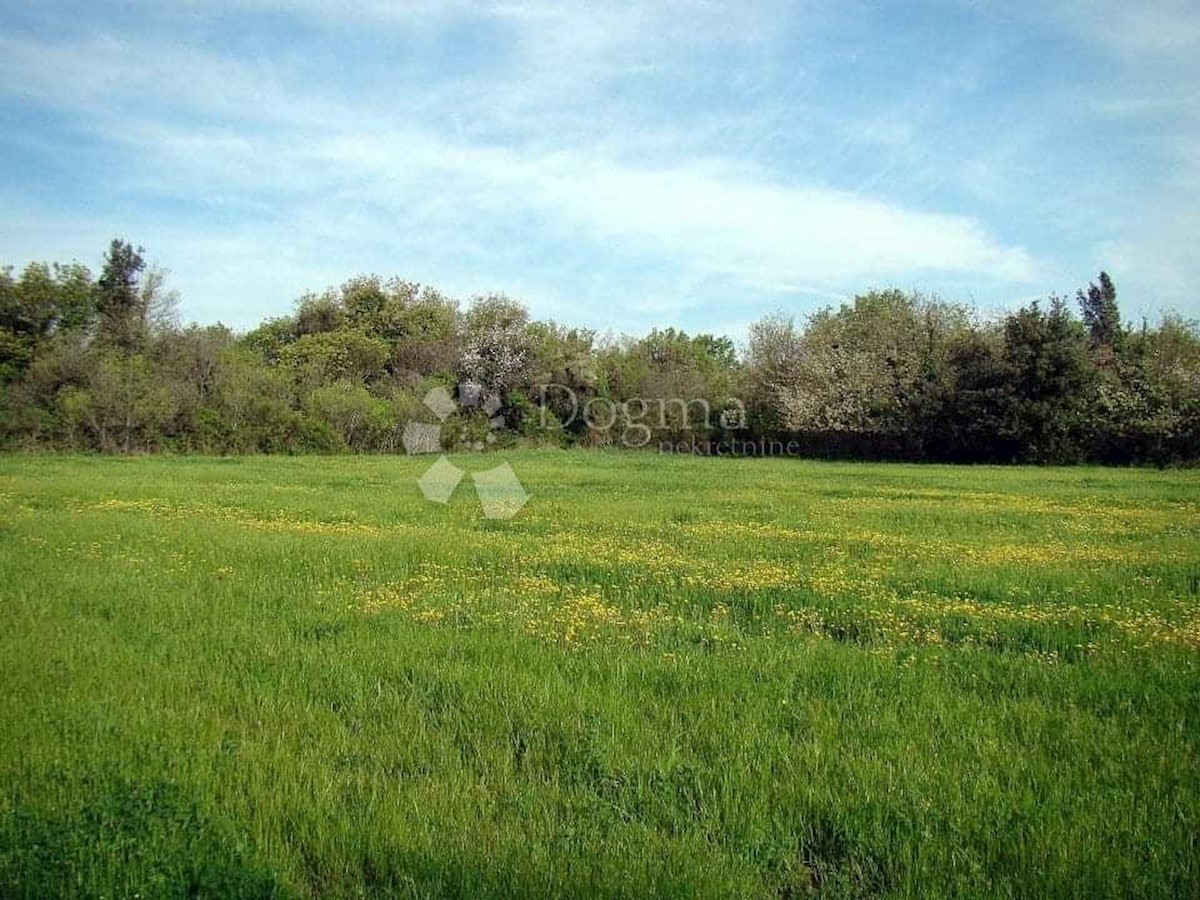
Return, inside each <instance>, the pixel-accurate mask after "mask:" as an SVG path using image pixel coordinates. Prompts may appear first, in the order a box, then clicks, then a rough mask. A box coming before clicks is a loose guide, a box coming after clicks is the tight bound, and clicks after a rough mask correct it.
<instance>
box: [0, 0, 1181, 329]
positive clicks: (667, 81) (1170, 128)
mask: <svg viewBox="0 0 1200 900" xmlns="http://www.w3.org/2000/svg"><path fill="white" fill-rule="evenodd" d="M118 9H119V10H125V11H127V10H128V7H121V8H118ZM1173 10H1174V13H1173V14H1174V15H1175V16H1176V18H1175V20H1174V21H1175V24H1176V26H1177V28H1182V29H1184V30H1185V31H1186V28H1187V27H1189V23H1190V22H1191V21H1192V19H1191V18H1189V13H1188V11H1187V9H1186V8H1184V7H1182V6H1180V7H1177V8H1175V7H1173ZM134 12H136V13H138V14H144V16H143V18H144V20H145V21H144V22H143V23H142V27H138V28H134V27H132V26H130V25H128V24H123V23H122V18H121V16H120V15H114V16H112V17H111V19H110V18H108V17H105V16H104V15H103V14H101V13H98V12H90V13H88V14H89V15H91V16H93V17H94V21H92V22H91V23H89V27H76V28H63V29H59V30H55V29H48V28H47V27H45V26H46V24H47V23H48V22H53V21H55V18H56V17H58V18H59V19H62V18H63V17H65V16H67V15H69V13H68V12H66V11H64V10H61V9H59V10H57V11H56V10H55V8H54V7H53V6H50V7H45V8H42V9H41V11H40V12H37V13H32V12H31V13H29V15H31V16H35V15H36V16H40V17H41V18H40V19H38V21H37V23H36V24H37V27H34V25H33V24H28V23H27V25H26V27H24V28H22V27H19V23H18V27H14V28H13V29H11V30H10V31H9V33H8V34H6V35H5V36H3V37H0V103H2V104H4V105H5V106H6V107H7V108H9V109H10V110H11V111H12V112H11V116H15V117H17V119H18V120H22V119H24V120H26V122H27V124H26V125H25V126H24V128H23V129H18V130H17V131H16V132H15V133H10V135H9V137H8V138H7V139H0V141H2V143H0V152H4V153H6V154H8V155H9V156H12V157H14V158H16V159H17V160H18V161H19V162H20V163H21V164H22V165H23V166H25V167H26V169H28V170H30V171H32V173H33V175H32V177H31V176H29V175H25V176H22V177H21V178H20V180H19V181H18V178H17V176H15V175H14V177H13V178H12V179H11V180H7V181H5V182H2V183H0V193H2V194H3V195H4V196H6V197H7V198H8V199H9V200H10V201H11V205H10V207H9V209H10V213H9V215H8V217H7V219H8V221H7V223H6V227H4V228H3V229H0V241H3V245H4V247H5V249H6V251H7V252H6V256H7V258H9V259H12V261H14V262H19V261H20V254H28V255H33V256H38V257H51V258H53V257H57V256H60V255H62V253H63V252H64V250H63V247H64V245H68V246H69V245H70V244H71V242H70V241H69V240H67V236H68V235H85V234H86V235H87V236H88V237H89V239H90V238H91V237H92V236H94V235H95V234H99V233H103V232H104V231H105V230H107V229H110V228H112V229H114V230H115V231H118V232H120V233H122V234H126V235H129V236H131V237H133V238H135V239H137V240H140V241H142V242H143V243H145V244H147V246H148V247H149V249H150V251H151V254H152V256H154V257H155V258H156V259H158V260H159V261H161V262H163V263H164V264H165V265H167V266H168V267H169V268H171V269H172V270H173V271H174V273H175V279H176V284H177V286H178V287H179V288H180V289H181V291H182V293H183V295H184V297H185V305H186V308H187V310H188V311H189V312H190V313H192V314H193V315H195V316H197V317H198V318H212V317H216V316H218V315H219V316H221V317H224V318H226V319H227V320H228V319H232V320H233V321H234V322H235V323H236V324H239V325H248V324H251V323H253V322H254V321H256V320H257V319H258V318H260V317H261V316H263V315H265V314H269V313H272V312H274V313H278V312H282V311H283V310H284V309H285V308H286V306H287V304H288V303H289V302H290V300H291V298H292V297H294V296H295V295H296V294H298V293H299V292H300V290H302V289H303V288H305V287H312V288H319V287H321V286H323V285H324V284H326V283H330V282H334V281H338V280H341V279H342V278H344V277H346V276H348V275H350V274H353V273H354V272H356V271H361V270H375V271H385V272H386V271H399V272H401V273H403V274H406V275H409V276H412V277H419V278H422V279H425V280H429V281H432V282H434V283H437V284H440V285H444V286H446V287H447V288H449V289H450V290H458V291H472V290H482V289H485V288H496V289H507V290H510V291H511V292H513V293H519V294H524V295H525V296H526V298H527V299H529V300H530V302H531V303H532V304H533V305H534V307H535V311H537V312H539V313H542V314H555V315H561V316H563V317H565V318H569V319H573V320H580V321H585V322H590V323H591V324H595V325H601V326H603V325H613V326H615V327H619V328H624V327H631V328H638V327H645V326H646V325H648V324H651V323H653V322H655V321H657V319H658V318H661V317H663V316H666V315H670V316H671V317H672V318H673V320H674V321H677V322H680V323H682V324H684V325H687V326H689V327H701V326H705V327H709V326H712V325H714V324H715V323H728V322H744V321H748V320H750V319H752V318H753V317H754V316H755V315H756V314H758V313H760V312H762V311H764V310H766V309H769V308H772V307H775V306H780V305H787V306H793V307H797V306H798V307H799V308H800V309H803V308H805V307H807V306H811V305H812V304H813V303H822V302H826V301H827V300H828V299H829V298H831V297H838V296H847V295H849V294H851V293H853V292H854V291H856V290H858V289H861V288H863V287H866V286H868V285H875V284H883V283H895V284H900V285H902V286H911V287H918V288H923V289H926V290H933V291H942V292H944V293H961V292H962V290H963V289H964V286H967V288H968V290H969V291H970V292H971V293H972V295H973V296H975V297H976V298H977V299H981V300H984V301H987V302H1006V298H1016V297H1024V296H1027V295H1029V294H1030V293H1031V292H1033V291H1035V290H1036V289H1037V288H1038V286H1039V285H1043V284H1044V287H1045V289H1046V290H1047V291H1051V290H1067V289H1070V288H1071V287H1072V284H1070V283H1067V284H1063V283H1060V281H1061V280H1062V279H1065V278H1073V279H1078V278H1079V277H1085V276H1086V275H1087V274H1088V273H1090V272H1091V269H1092V267H1093V266H1094V264H1095V260H1096V259H1097V257H1098V255H1099V254H1102V253H1108V254H1110V255H1111V256H1112V257H1113V259H1114V261H1117V260H1119V261H1120V262H1121V263H1122V265H1126V266H1128V268H1129V272H1128V273H1127V276H1126V277H1128V278H1129V279H1130V280H1131V281H1132V282H1133V283H1134V284H1135V285H1136V284H1138V283H1139V281H1138V280H1139V279H1143V281H1144V283H1145V284H1146V285H1149V284H1150V283H1151V282H1154V283H1156V284H1159V285H1162V287H1161V296H1162V298H1163V300H1164V301H1165V302H1174V303H1179V302H1180V299H1181V296H1182V295H1180V294H1179V293H1178V291H1179V290H1180V280H1181V274H1180V273H1181V272H1182V271H1183V269H1184V268H1186V267H1187V266H1188V265H1190V264H1191V259H1190V258H1189V255H1188V251H1187V249H1186V247H1185V246H1184V245H1183V244H1182V243H1181V244H1180V249H1179V251H1178V252H1175V251H1171V252H1167V251H1165V250H1164V251H1163V252H1161V253H1157V254H1156V251H1155V247H1156V246H1163V245H1164V242H1165V245H1168V246H1173V245H1171V244H1170V242H1169V241H1166V240H1165V238H1164V237H1163V235H1164V234H1166V225H1165V224H1164V223H1165V222H1167V220H1169V218H1170V215H1171V213H1170V210H1172V209H1176V208H1178V204H1179V203H1181V201H1180V200H1178V198H1176V199H1175V200H1171V190H1172V189H1171V188H1169V187H1168V185H1170V184H1173V185H1174V188H1173V190H1174V191H1175V193H1176V194H1179V193H1180V192H1184V191H1189V190H1193V189H1194V184H1195V182H1194V172H1195V168H1194V166H1192V164H1191V162H1190V161H1189V157H1188V153H1189V152H1190V150H1189V149H1188V148H1189V147H1191V146H1192V144H1191V143H1190V134H1191V133H1190V132H1188V131H1187V130H1186V129H1182V128H1181V127H1180V126H1179V124H1178V123H1179V121H1180V116H1179V115H1177V114H1176V115H1161V116H1159V121H1158V123H1157V125H1156V127H1155V130H1153V131H1152V132H1147V136H1146V140H1145V142H1146V143H1147V144H1148V146H1147V147H1144V148H1143V149H1142V150H1141V151H1140V156H1136V157H1135V158H1134V159H1130V158H1128V157H1127V154H1128V153H1129V152H1133V151H1129V150H1127V149H1126V147H1114V148H1105V147H1103V146H1095V147H1092V146H1084V145H1081V144H1077V143H1075V141H1077V140H1078V139H1077V138H1076V137H1073V136H1072V135H1073V134H1074V131H1073V126H1074V125H1075V124H1076V123H1073V122H1072V123H1062V122H1057V121H1056V119H1055V115H1054V110H1055V109H1056V106H1055V102H1054V99H1053V96H1054V93H1053V92H1054V91H1059V92H1060V93H1061V94H1062V97H1063V102H1065V100H1066V98H1067V97H1068V96H1070V95H1075V96H1077V95H1078V94H1079V92H1081V91H1089V90H1091V91H1092V93H1089V94H1087V95H1086V96H1087V97H1088V98H1089V99H1090V100H1091V108H1090V111H1088V110H1086V109H1085V110H1084V111H1082V112H1079V113H1077V114H1076V115H1078V116H1081V117H1086V116H1090V117H1092V118H1091V120H1092V121H1102V120H1104V119H1105V118H1106V117H1107V118H1108V119H1109V120H1111V119H1112V118H1113V117H1114V116H1115V117H1122V118H1123V117H1127V116H1138V117H1141V118H1143V119H1152V118H1154V114H1153V112H1152V108H1153V107H1154V104H1156V103H1158V102H1159V100H1160V99H1163V100H1164V101H1169V102H1171V103H1174V104H1175V108H1176V109H1178V107H1179V106H1180V105H1186V103H1187V100H1186V99H1185V97H1184V94H1183V92H1182V91H1175V92H1171V93H1170V94H1169V96H1167V97H1166V98H1159V97H1158V96H1156V95H1154V94H1152V93H1148V92H1147V90H1146V86H1145V85H1144V84H1141V83H1136V84H1135V83H1130V84H1128V85H1127V86H1125V87H1122V86H1121V85H1120V84H1118V83H1116V82H1113V83H1111V84H1108V86H1109V87H1111V88H1112V90H1106V91H1095V90H1093V89H1091V88H1088V87H1087V86H1086V85H1087V84H1091V83H1092V82H1093V81H1094V79H1093V78H1092V76H1091V75H1089V78H1088V80H1087V81H1086V82H1081V81H1080V80H1079V79H1074V80H1070V79H1067V80H1066V81H1065V82H1064V84H1062V85H1056V84H1055V82H1054V80H1053V76H1052V75H1051V76H1047V77H1046V78H1044V79H1042V80H1041V81H1040V82H1038V83H1035V84H1033V85H1028V86H1025V87H1023V88H1022V89H1021V90H1023V91H1024V92H1025V96H1027V98H1028V99H1027V100H1023V99H1022V94H1021V93H1020V92H1019V91H1018V92H1017V93H1012V94H1010V93H1006V92H1005V91H1006V89H1005V83H1004V79H1005V78H1006V77H1008V76H1009V75H1010V74H1011V73H1013V72H1015V71H1018V70H1019V67H1018V65H1017V64H1016V63H1014V62H1013V61H1012V60H1011V59H1010V58H1009V57H1010V55H1011V54H1012V53H1013V52H1014V48H1017V50H1019V49H1020V48H1021V46H1022V43H1021V42H1022V41H1024V40H1025V39H1026V32H1025V31H1023V30H1022V29H1025V28H1033V26H1032V25H1020V26H1013V25H1012V19H1011V17H1009V16H1008V15H1007V14H1005V15H1004V16H1000V17H999V18H997V19H994V20H992V24H991V25H988V24H987V21H985V20H981V19H978V15H977V14H976V13H975V12H969V13H964V12H963V9H962V8H961V7H958V6H957V5H955V4H951V5H949V6H947V8H946V9H945V10H944V14H945V16H946V17H947V21H950V20H951V19H953V20H954V22H953V28H954V29H957V31H956V32H955V33H954V37H955V39H956V40H958V41H960V42H961V44H962V46H963V47H964V48H968V49H970V50H971V53H969V54H965V53H964V55H962V56H960V57H959V58H957V59H956V60H954V61H952V62H950V61H943V62H941V63H939V62H938V61H937V60H935V59H933V58H932V57H930V58H926V56H924V55H923V44H924V45H927V44H928V40H927V39H926V37H925V32H924V31H923V30H922V29H923V28H924V27H925V26H924V25H923V24H922V23H921V22H920V21H916V20H917V19H919V18H920V17H919V16H910V17H909V19H907V20H905V19H901V20H887V21H881V20H879V19H878V18H875V19H872V18H871V15H872V14H866V13H864V14H863V15H861V16H855V15H853V14H851V13H849V12H848V11H847V9H846V8H845V7H841V6H840V5H837V4H833V3H816V2H814V3H810V4H807V5H795V4H792V5H786V6H785V5H773V4H751V5H748V6H744V7H743V6H739V7H738V8H737V10H736V11H733V12H731V11H730V8H728V7H727V6H725V5H723V4H707V3H687V4H684V3H663V4H657V5H643V6H637V7H630V6H626V5H620V6H618V5H615V4H614V5H606V4H597V5H589V6H587V7H580V6H578V5H574V4H571V5H566V4H557V3H530V2H501V0H497V2H485V3H465V2H459V3H436V4H434V3H408V4H390V3H377V2H366V0H361V2H353V3H350V4H348V5H340V6H338V7H337V8H336V10H334V8H333V7H330V6H328V5H326V4H320V3H316V2H308V0H290V2H288V0H221V2H216V3H212V4H204V5H202V6H201V5H180V4H167V3H149V4H141V5H139V6H137V7H135V9H134ZM1055 16H1058V17H1057V18H1055ZM81 18H86V15H83V14H81ZM1035 18H1036V17H1035V16H1034V14H1033V13H1032V11H1029V16H1028V19H1029V20H1030V21H1032V20H1034V19H1035ZM1135 18H1136V17H1135ZM1193 18H1194V17H1193ZM1041 21H1043V22H1044V23H1045V28H1046V29H1049V30H1050V31H1051V32H1053V31H1057V32H1058V33H1063V32H1064V31H1069V33H1071V34H1072V35H1074V37H1073V38H1072V39H1073V40H1076V41H1078V42H1080V44H1081V45H1087V46H1091V47H1094V48H1099V52H1103V53H1105V54H1108V55H1110V56H1111V57H1112V58H1113V59H1114V60H1117V61H1118V62H1119V63H1120V64H1121V65H1124V62H1122V61H1123V60H1124V59H1125V58H1126V57H1127V56H1130V55H1131V54H1133V53H1134V49H1135V47H1136V46H1140V47H1141V48H1142V52H1153V53H1157V54H1160V55H1161V56H1162V57H1163V58H1166V57H1171V56H1178V57H1179V59H1180V61H1179V62H1178V63H1177V65H1178V66H1186V65H1188V63H1187V62H1186V61H1184V60H1183V58H1184V57H1185V56H1186V55H1187V50H1188V48H1189V47H1190V44H1189V43H1188V42H1189V41H1190V40H1191V38H1189V37H1187V36H1186V35H1184V36H1180V35H1179V34H1176V35H1173V36H1172V35H1162V34H1159V33H1158V30H1157V29H1156V28H1155V27H1152V26H1151V25H1148V24H1142V25H1139V24H1137V23H1136V22H1134V23H1133V24H1130V25H1129V26H1128V33H1126V34H1125V35H1123V36H1122V37H1121V38H1120V39H1119V40H1118V39H1117V38H1116V37H1113V36H1111V35H1110V34H1109V33H1108V31H1107V30H1105V29H1104V28H1099V29H1097V28H1096V27H1095V26H1093V25H1090V24H1088V23H1087V22H1086V21H1084V22H1082V23H1075V24H1074V25H1073V26H1072V27H1073V30H1070V29H1069V28H1068V26H1069V25H1071V23H1072V20H1070V19H1069V17H1068V18H1063V16H1061V15H1059V14H1057V13H1055V14H1053V15H1051V16H1050V17H1046V16H1043V17H1042V19H1041ZM1131 21H1132V20H1131ZM1139 21H1140V20H1139ZM996 22H1001V23H1002V24H1003V23H1007V24H1003V27H1000V26H999V25H996V24H995V23H996ZM980 23H982V24H980ZM197 26H199V27H197ZM993 26H994V27H993ZM940 27H941V25H940V24H939V28H940ZM947 27H950V26H947ZM928 33H929V34H930V35H934V36H935V37H934V38H932V40H933V41H934V42H935V45H936V42H937V41H942V40H945V38H943V37H941V36H940V35H941V32H940V31H939V30H937V29H932V30H930V31H929V32H928ZM281 34H289V35H291V37H292V40H291V41H290V42H288V41H279V40H272V38H273V36H278V35H281ZM47 35H57V36H47ZM929 49H931V48H929V47H928V46H924V50H925V51H928V50H929ZM932 49H936V46H935V47H934V48H932ZM1100 82H1101V83H1105V82H1104V80H1103V78H1101V79H1100ZM1106 84H1107V83H1106ZM1047 92H1049V93H1047ZM1072 108H1078V105H1076V107H1072ZM1085 120H1086V119H1081V121H1085ZM989 129H992V131H994V133H992V132H991V131H989ZM1072 159H1073V160H1074V161H1075V162H1076V163H1078V161H1079V160H1081V159H1082V160H1083V162H1084V165H1086V166H1087V167H1088V171H1089V173H1090V174H1091V176H1093V177H1092V179H1091V182H1092V183H1082V181H1081V179H1079V175H1078V173H1077V172H1075V171H1070V170H1068V168H1067V164H1068V162H1069V161H1071V160H1072ZM1138 160H1140V161H1141V162H1142V163H1144V164H1149V162H1148V161H1150V160H1154V161H1155V162H1156V164H1157V165H1159V166H1160V170H1159V171H1156V172H1155V173H1153V178H1152V179H1151V178H1150V176H1149V175H1148V174H1147V173H1144V172H1143V173H1141V174H1138V173H1136V172H1133V173H1131V172H1130V171H1129V169H1128V167H1129V166H1130V165H1136V164H1137V162H1138ZM68 176H69V177H68ZM1148 179H1149V180H1148ZM1151 181H1152V182H1153V184H1151V183H1150V182H1151ZM1130 184H1137V185H1139V186H1141V187H1143V188H1148V189H1144V190H1143V191H1142V192H1141V196H1140V197H1138V198H1136V199H1135V198H1131V199H1130V202H1136V203H1137V204H1138V208H1137V210H1135V211H1134V212H1135V214H1134V215H1127V216H1124V217H1122V216H1115V217H1111V218H1110V219H1108V220H1105V221H1104V223H1103V225H1102V227H1100V228H1099V230H1096V231H1093V232H1090V233H1089V232H1088V231H1087V230H1086V229H1083V228H1081V227H1079V218H1080V216H1081V215H1082V213H1083V211H1086V210H1087V209H1088V208H1089V205H1092V204H1094V198H1095V196H1096V195H1097V194H1098V193H1102V192H1103V191H1105V190H1108V189H1111V188H1113V187H1116V188H1118V189H1123V188H1127V187H1128V185H1130ZM1121 219H1129V220H1137V221H1142V222H1146V223H1149V224H1148V225H1147V228H1151V227H1152V228H1154V229H1157V231H1155V232H1154V233H1155V235H1156V237H1155V239H1154V240H1146V239H1145V238H1144V236H1143V235H1137V234H1132V233H1129V232H1123V231H1122V228H1123V226H1122V225H1121V224H1120V220H1121ZM1095 221H1097V222H1099V221H1100V220H1098V219H1097V220H1095ZM56 230H57V232H58V235H59V240H58V241H57V242H56V241H55V240H54V236H55V233H56ZM100 249H101V248H100V247H98V248H96V249H95V250H94V251H93V256H95V255H98V253H99V251H100ZM1110 266H1111V263H1110ZM1164 273H1171V274H1170V277H1168V275H1167V274H1164ZM1117 274H1118V279H1119V283H1121V281H1120V276H1121V274H1122V273H1120V272H1118V273H1117ZM1155 290H1156V291H1158V290H1159V288H1155Z"/></svg>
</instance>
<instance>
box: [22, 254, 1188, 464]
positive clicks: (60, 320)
mask: <svg viewBox="0 0 1200 900" xmlns="http://www.w3.org/2000/svg"><path fill="white" fill-rule="evenodd" d="M176 309H177V297H176V296H175V295H174V294H173V293H172V292H170V291H169V290H167V288H166V282H165V278H164V276H163V273H162V272H161V271H160V270H158V269H156V268H154V267H153V266H148V265H147V262H146V259H145V257H144V251H142V250H141V248H136V247H134V246H133V245H131V244H129V243H127V242H125V241H122V240H114V241H113V242H112V244H111V246H110V247H109V249H108V252H107V253H106V255H105V257H104V263H103V267H102V270H101V272H100V275H99V277H95V276H94V275H93V274H92V273H91V272H90V271H89V270H88V269H87V268H86V267H85V266H82V265H80V264H78V263H71V264H65V265H64V264H57V263H56V264H48V263H31V264H30V265H28V266H26V267H25V268H24V269H23V270H21V271H20V272H19V273H15V272H14V270H13V269H12V268H5V269H2V270H0V447H4V448H6V449H52V450H94V451H102V452H122V453H128V452H148V451H171V452H183V453H278V452H288V453H295V452H345V451H356V452H403V449H404V427H405V424H406V423H408V422H411V421H423V422H437V421H440V420H442V419H443V418H444V421H442V428H441V439H442V443H443V446H444V447H445V449H448V450H453V449H464V448H479V447H485V446H501V447H503V446H511V445H513V444H515V443H523V444H524V443H533V444H549V445H554V446H572V445H581V446H604V445H616V446H650V447H653V446H662V445H665V444H666V443H672V444H678V443H680V442H690V445H691V446H694V447H696V448H698V449H699V450H700V452H704V448H706V447H711V446H719V445H720V444H721V442H723V441H728V440H730V439H733V440H734V442H735V443H733V444H732V446H738V445H739V444H740V445H742V446H745V445H747V444H749V443H751V442H754V441H756V440H757V441H768V440H769V441H780V442H783V441H786V442H788V444H789V445H790V446H792V447H794V448H796V449H797V452H800V453H803V454H806V455H814V456H837V457H846V458H894V459H911V460H923V459H927V460H944V461H962V462H997V463H1007V462H1029V463H1078V462H1100V463H1122V464H1124V463H1152V464H1159V465H1166V464H1176V463H1184V462H1189V461H1193V460H1195V459H1196V458H1197V456H1198V455H1200V330H1198V328H1197V325H1196V323H1194V322H1190V321H1187V320H1185V319H1183V318H1181V317H1180V316H1178V315H1174V314H1169V315H1166V316H1164V317H1163V318H1162V319H1161V320H1160V321H1159V322H1157V323H1154V324H1151V323H1149V322H1145V321H1143V322H1142V323H1140V324H1137V325H1134V324H1131V323H1127V322H1124V321H1122V319H1121V315H1120V309H1119V307H1118V303H1117V292H1116V288H1115V286H1114V284H1113V282H1112V280H1111V279H1110V278H1109V276H1108V275H1107V274H1105V273H1103V272H1102V273H1100V276H1099V278H1098V280H1097V281H1096V282H1094V283H1091V284H1089V285H1087V286H1086V287H1085V288H1082V289H1081V290H1080V291H1079V292H1078V293H1077V295H1076V296H1075V298H1073V302H1072V301H1071V300H1068V299H1066V298H1062V297H1049V298H1047V299H1046V300H1044V301H1040V302H1034V303H1031V304H1029V305H1027V306H1025V307H1023V308H1021V309H1018V310H1016V311H1014V312H1012V313H1010V314H1008V315H1005V316H1003V317H999V318H990V319H989V318H985V317H981V316H980V315H979V314H978V313H976V312H975V311H974V310H972V309H971V308H969V307H968V306H965V305H962V304H957V303H948V302H945V301H942V300H939V299H936V298H928V297H924V296H922V295H919V294H915V293H907V292H903V291H898V290H886V291H871V292H868V293H864V294H861V295H859V296H857V297H855V298H854V299H853V300H851V301H849V302H846V303H843V304H841V305H840V306H838V307H829V308H826V309H822V310H820V311H819V312H817V313H815V314H813V315H810V316H808V317H806V318H805V319H803V320H797V319H796V318H795V317H792V316H788V315H785V314H775V315H770V316H767V317H765V318H763V319H761V320H759V321H758V322H755V323H754V324H753V325H752V326H751V328H750V333H749V339H748V341H747V343H746V345H745V346H744V347H740V348H739V347H738V346H736V345H735V344H734V342H733V341H731V340H730V339H729V338H727V337H723V336H719V335H713V334H687V333H685V332H683V331H680V330H677V329H674V328H661V329H655V330H653V331H651V332H650V333H649V334H647V335H644V336H642V337H627V336H620V337H616V336H612V335H601V334H598V333H597V332H595V331H592V330H589V329H585V328H575V327H571V326H568V325H564V324H560V323H556V322H551V321H535V320H533V319H531V318H530V315H529V312H528V311H527V310H526V309H525V308H524V307H523V306H522V305H521V304H520V303H518V302H516V301H514V300H512V299H510V298H508V297H506V296H504V295H502V294H489V295H484V296H478V297H475V298H472V299H471V300H470V301H469V302H468V303H466V304H460V303H459V302H457V301H456V300H455V299H453V298H451V297H448V296H446V295H444V294H443V293H441V292H440V291H438V290H436V289H435V288H432V287H429V286H425V285H421V284H417V283H415V282H411V281H405V280H402V279H399V278H393V279H386V280H385V279H383V278H380V277H378V276H362V277H356V278H352V279H351V280H349V281H347V282H345V283H344V284H342V285H341V286H340V287H337V288H333V289H329V290H326V291H325V292H323V293H320V294H316V293H310V294H306V295H305V296H303V297H301V298H300V299H299V300H298V301H297V303H296V306H295V310H294V312H293V313H292V314H291V315H287V316H282V317H279V318H273V319H269V320H267V321H264V322H263V323H262V324H260V325H259V326H258V327H257V328H254V329H253V330H251V331H249V332H247V333H244V334H236V333H234V332H233V331H232V330H230V329H229V328H227V327H226V326H224V325H220V324H217V325H197V324H191V325H187V326H182V325H180V323H179V321H178V317H177V314H176ZM436 388H442V389H443V390H444V391H445V394H443V396H446V395H448V396H450V397H452V398H454V399H456V401H457V403H456V404H455V407H454V411H453V412H450V413H449V414H448V415H447V414H446V411H444V410H443V411H441V412H440V413H438V414H437V417H436V418H435V412H434V411H432V410H431V409H430V408H429V406H428V404H427V403H426V402H425V398H426V397H428V396H429V395H430V391H432V390H434V389H436ZM631 434H634V435H636V436H637V439H636V440H631V439H630V435H631ZM726 446H730V445H729V444H726Z"/></svg>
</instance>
